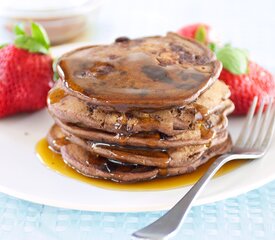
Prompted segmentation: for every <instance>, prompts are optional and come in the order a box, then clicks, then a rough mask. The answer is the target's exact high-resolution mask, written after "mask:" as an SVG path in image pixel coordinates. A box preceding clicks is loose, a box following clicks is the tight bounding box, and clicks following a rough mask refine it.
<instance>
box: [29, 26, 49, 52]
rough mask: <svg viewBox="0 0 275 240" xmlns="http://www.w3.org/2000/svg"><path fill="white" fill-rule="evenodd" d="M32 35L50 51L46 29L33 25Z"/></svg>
mask: <svg viewBox="0 0 275 240" xmlns="http://www.w3.org/2000/svg"><path fill="white" fill-rule="evenodd" d="M31 33H32V37H33V38H34V39H35V40H37V41H38V42H40V43H41V44H42V45H44V47H45V48H47V49H49V47H50V40H49V38H48V35H47V33H46V31H45V29H44V28H43V27H42V26H41V25H40V24H38V23H34V22H32V23H31Z"/></svg>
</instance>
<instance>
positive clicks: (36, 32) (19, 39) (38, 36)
mask: <svg viewBox="0 0 275 240" xmlns="http://www.w3.org/2000/svg"><path fill="white" fill-rule="evenodd" d="M13 31H14V33H15V36H16V37H15V40H14V45H15V46H16V47H18V48H23V49H26V50H28V51H29V52H32V53H43V54H48V53H49V48H50V41H49V38H48V35H47V33H46V31H45V30H44V28H43V27H42V26H41V25H39V24H37V23H34V22H32V23H31V36H29V35H27V34H26V32H25V31H24V29H23V26H22V25H19V24H18V25H16V26H15V27H14V30H13Z"/></svg>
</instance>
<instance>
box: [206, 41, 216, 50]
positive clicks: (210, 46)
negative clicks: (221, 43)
mask: <svg viewBox="0 0 275 240" xmlns="http://www.w3.org/2000/svg"><path fill="white" fill-rule="evenodd" d="M208 48H209V49H210V50H211V51H212V52H216V51H217V49H218V46H217V44H216V43H214V42H211V43H209V44H208Z"/></svg>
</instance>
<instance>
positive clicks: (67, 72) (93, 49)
mask: <svg viewBox="0 0 275 240" xmlns="http://www.w3.org/2000/svg"><path fill="white" fill-rule="evenodd" d="M221 67H222V66H221V63H220V62H219V61H217V60H216V58H215V55H214V54H213V53H212V52H211V51H210V50H209V49H208V48H207V47H205V46H204V45H202V44H200V43H198V42H196V41H193V40H191V39H185V38H182V37H180V36H178V35H177V34H174V33H168V34H167V35H166V36H164V37H160V36H155V37H146V38H139V39H133V40H130V39H128V38H119V39H117V40H116V41H115V42H114V43H112V44H109V45H97V46H87V47H83V48H80V49H76V50H75V51H71V52H69V53H67V54H65V55H63V56H62V57H61V58H60V59H59V61H58V64H57V69H58V72H59V76H60V79H59V80H58V81H57V83H56V84H55V86H54V87H53V88H52V89H51V91H50V92H49V95H48V101H47V102H48V109H49V113H50V114H51V115H52V117H53V119H54V121H55V125H53V127H52V128H51V130H50V131H49V133H48V136H47V139H48V143H49V145H50V146H51V148H52V149H53V150H54V151H56V152H58V153H60V154H61V155H62V158H63V160H64V162H65V163H67V164H68V165H69V166H71V167H72V168H74V169H75V170H76V171H78V172H80V173H81V174H83V175H86V176H89V177H93V178H104V179H109V180H112V181H119V182H136V181H145V180H150V179H153V178H160V177H169V176H174V175H179V174H184V173H187V172H191V171H194V170H195V169H196V168H197V167H198V166H200V165H201V164H203V163H205V162H206V161H207V160H208V159H210V158H211V157H213V156H216V155H218V154H222V153H225V152H226V151H229V150H230V148H231V139H230V136H229V134H228V131H227V124H228V120H227V115H228V114H229V113H231V112H232V111H233V109H234V105H233V103H232V102H231V101H230V100H229V97H230V90H229V88H228V87H227V86H226V85H225V84H224V83H223V82H222V81H219V80H217V78H218V76H219V74H220V71H221Z"/></svg>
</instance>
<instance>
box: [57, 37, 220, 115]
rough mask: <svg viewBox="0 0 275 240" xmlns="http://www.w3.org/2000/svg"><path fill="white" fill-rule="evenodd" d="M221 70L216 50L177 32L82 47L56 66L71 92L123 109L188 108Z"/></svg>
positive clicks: (64, 57)
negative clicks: (214, 52) (213, 50)
mask: <svg viewBox="0 0 275 240" xmlns="http://www.w3.org/2000/svg"><path fill="white" fill-rule="evenodd" d="M221 68H222V65H221V63H220V62H219V61H217V60H216V57H215V55H214V54H213V53H212V52H211V50H209V49H208V48H207V47H205V46H204V45H202V44H200V43H198V42H196V41H193V40H190V39H185V38H182V37H180V36H179V35H177V34H175V33H168V34H167V35H166V36H164V37H159V36H157V37H147V38H140V39H134V40H130V39H126V38H123V39H117V40H116V42H115V43H113V44H110V45H97V46H88V47H84V48H80V49H77V50H75V51H72V52H69V53H66V54H65V55H63V56H62V57H61V58H60V59H59V62H58V65H57V70H58V73H59V75H60V77H61V79H62V81H63V82H64V84H65V86H66V89H67V90H68V91H69V92H70V93H71V94H73V95H75V96H77V98H79V99H83V100H85V101H87V102H89V103H91V104H93V105H101V106H108V107H113V108H114V109H116V110H117V111H118V112H122V111H124V112H126V111H128V110H133V109H140V108H143V109H165V108H170V107H173V106H185V105H187V104H189V103H191V102H193V101H195V100H196V99H197V98H198V96H200V95H201V94H202V93H203V92H204V91H205V90H206V89H207V88H209V87H210V86H211V85H212V84H213V83H214V81H215V80H216V79H217V77H218V76H219V74H220V71H221Z"/></svg>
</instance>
